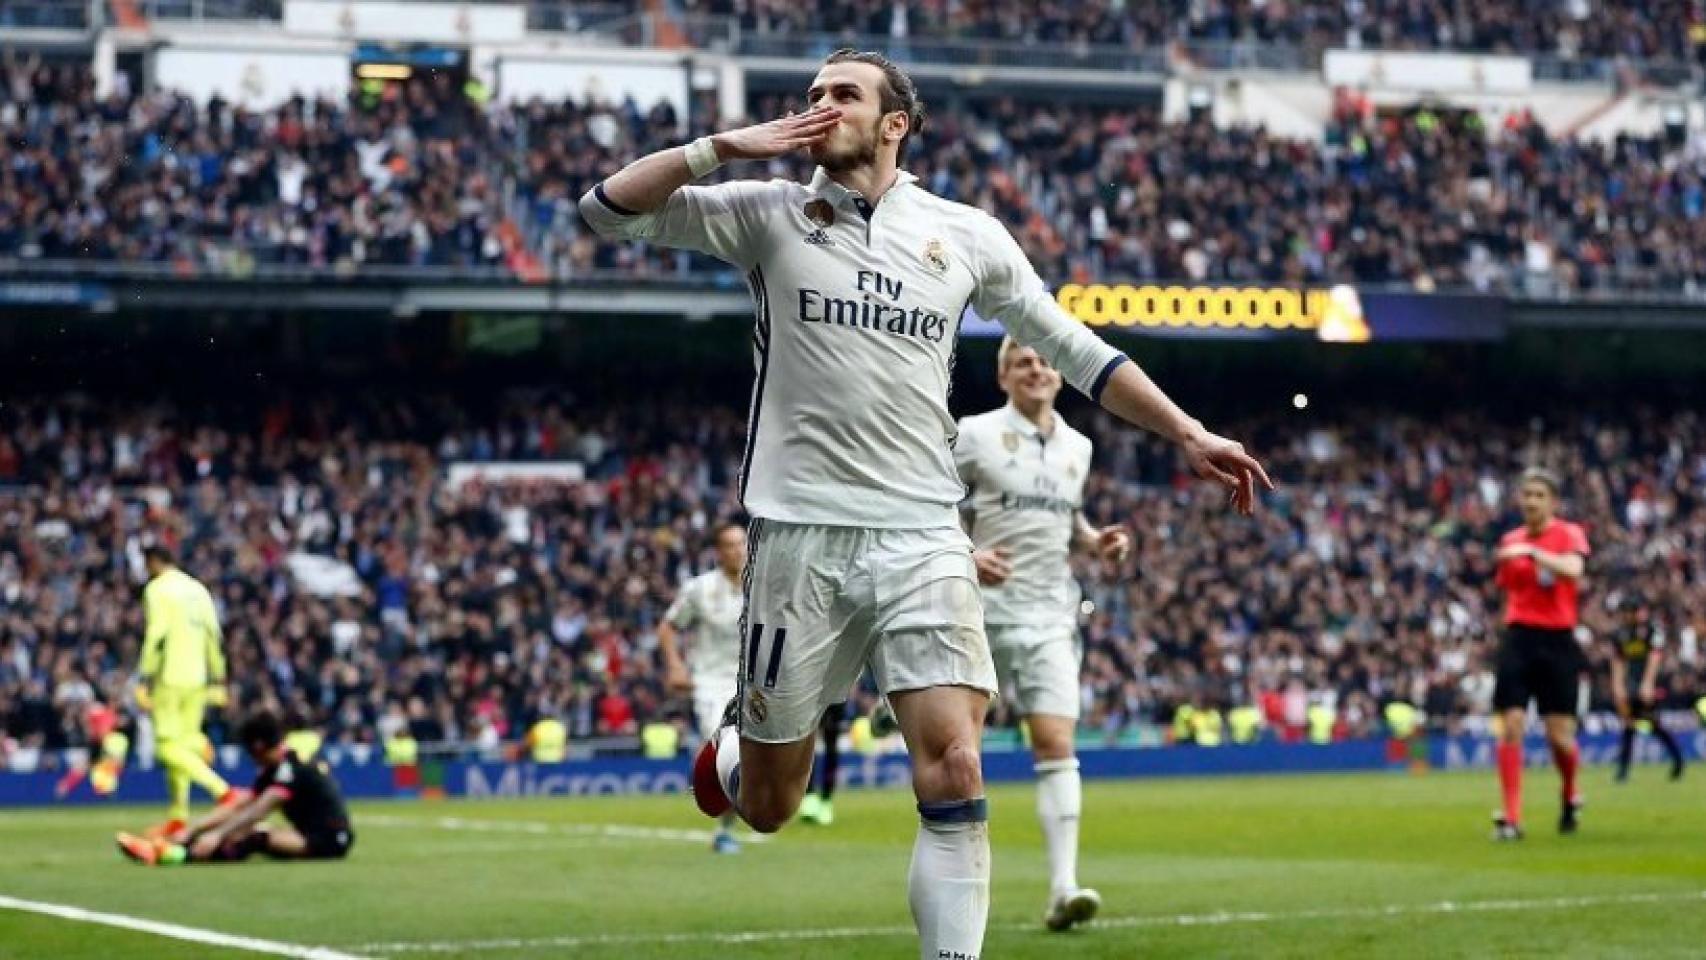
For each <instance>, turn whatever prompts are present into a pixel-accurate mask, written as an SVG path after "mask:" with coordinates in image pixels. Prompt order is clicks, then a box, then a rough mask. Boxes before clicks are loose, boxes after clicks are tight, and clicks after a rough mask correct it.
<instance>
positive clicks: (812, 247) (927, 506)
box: [580, 170, 1125, 528]
mask: <svg viewBox="0 0 1706 960" xmlns="http://www.w3.org/2000/svg"><path fill="white" fill-rule="evenodd" d="M915 180H916V178H914V177H913V176H911V175H910V174H907V173H904V172H903V173H901V174H900V175H899V178H898V179H897V180H896V182H895V185H894V186H893V187H891V188H890V189H889V190H888V192H887V193H885V194H884V195H883V196H882V198H881V199H880V200H879V201H878V202H877V203H876V204H875V206H874V207H873V206H871V205H870V204H868V203H866V202H865V200H864V198H863V197H859V196H858V195H857V194H855V193H853V192H852V191H850V190H848V189H846V188H845V187H842V186H841V185H840V184H837V183H835V182H834V181H832V180H831V179H830V178H829V176H828V175H827V174H825V173H824V172H823V171H822V170H819V171H818V172H817V175H816V176H815V177H814V178H813V179H812V182H811V183H810V184H809V185H807V184H800V183H793V182H787V181H780V180H773V181H768V182H758V181H736V182H732V183H725V184H719V185H717V186H710V187H684V188H682V189H680V190H677V191H676V192H675V193H674V194H672V195H671V196H670V198H669V200H668V202H666V203H665V204H664V205H663V206H662V207H661V208H660V209H658V210H657V211H655V212H653V213H649V214H638V215H636V214H633V213H632V212H631V211H625V210H623V209H621V208H620V207H618V206H616V205H615V204H614V203H613V202H612V201H611V200H610V199H609V198H608V197H607V196H605V194H604V188H603V186H602V185H600V186H598V187H596V188H594V189H593V191H591V192H589V193H588V194H587V195H586V196H585V197H583V198H582V199H581V206H580V208H581V213H582V215H583V216H585V217H586V219H587V222H588V223H590V224H591V225H592V226H593V227H594V229H596V230H598V231H599V232H600V233H601V234H605V235H610V236H621V237H629V238H637V239H645V240H650V241H652V242H655V243H658V244H661V245H664V246H669V247H681V248H686V249H691V250H698V251H702V252H704V253H707V254H710V255H711V256H714V257H717V258H719V259H721V260H725V261H727V262H729V263H732V264H734V265H736V266H738V267H740V268H742V269H744V270H746V271H748V273H747V281H748V284H749V285H750V287H751V289H752V295H753V298H754V300H755V301H756V305H757V323H756V327H755V330H754V333H753V353H754V359H755V362H756V364H757V368H758V371H757V377H756V379H755V381H754V383H753V392H752V409H751V413H750V417H749V421H748V426H747V447H746V457H745V460H744V462H743V464H742V468H741V481H740V483H741V490H740V493H741V501H742V503H743V504H744V505H745V506H746V508H747V511H748V512H750V513H751V514H753V515H754V516H756V517H760V518H764V519H770V520H783V521H788V522H792V523H807V524H826V525H835V526H857V527H885V528H907V527H910V528H921V527H938V526H952V525H954V523H955V521H956V518H955V505H956V504H957V503H959V501H960V499H961V497H962V496H963V495H964V489H963V488H962V487H961V485H960V482H959V480H958V478H957V477H956V476H955V471H954V461H953V453H952V446H953V443H954V421H953V418H952V416H951V415H950V414H949V413H948V389H949V384H950V379H951V373H952V370H953V359H954V345H955V341H956V339H957V337H958V333H959V325H960V318H961V316H962V315H963V313H964V312H965V308H966V306H967V305H968V304H969V305H970V306H972V307H973V308H975V309H976V310H977V312H978V313H979V314H980V315H982V316H983V317H985V318H988V319H993V320H997V321H999V322H1001V323H1002V324H1003V325H1005V326H1006V328H1007V330H1008V332H1009V333H1011V334H1012V335H1013V338H1014V339H1015V340H1017V341H1018V342H1020V343H1021V344H1024V345H1026V346H1029V347H1033V348H1035V349H1036V351H1037V353H1039V354H1040V355H1041V356H1042V357H1043V359H1045V360H1047V361H1048V362H1049V363H1050V364H1051V365H1052V366H1053V367H1054V368H1055V369H1056V370H1059V371H1060V373H1061V375H1062V376H1063V377H1065V379H1066V381H1067V382H1068V383H1070V384H1072V385H1073V386H1074V387H1077V388H1078V389H1079V390H1082V391H1083V392H1085V393H1086V394H1088V395H1090V396H1091V397H1093V398H1095V397H1099V396H1100V394H1101V391H1102V387H1103V386H1104V385H1105V384H1106V383H1107V380H1108V377H1109V376H1110V375H1111V374H1112V373H1113V371H1114V369H1115V368H1116V367H1117V366H1118V365H1119V364H1120V362H1122V361H1123V360H1124V359H1125V356H1124V355H1123V354H1121V353H1120V352H1119V351H1117V350H1115V349H1114V348H1113V347H1110V346H1108V345H1107V344H1106V343H1103V342H1102V341H1101V340H1100V339H1099V338H1098V337H1096V335H1095V334H1093V333H1091V332H1090V331H1089V330H1087V329H1086V328H1085V327H1084V326H1083V325H1082V324H1080V323H1078V322H1077V321H1076V320H1074V319H1073V318H1072V317H1071V316H1070V315H1068V314H1067V313H1066V312H1065V311H1064V310H1062V309H1061V308H1060V306H1059V305H1058V304H1057V303H1055V301H1054V298H1053V297H1052V296H1050V294H1049V292H1048V290H1047V289H1046V288H1045V287H1044V286H1043V283H1042V280H1041V279H1040V278H1039V277H1038V276H1037V274H1036V271H1035V270H1034V269H1033V268H1032V267H1031V264H1030V262H1029V261H1028V260H1027V259H1026V258H1025V254H1024V252H1023V251H1022V250H1020V248H1019V245H1018V243H1016V242H1015V241H1014V240H1013V237H1012V236H1011V235H1010V234H1009V233H1008V232H1007V230H1006V228H1004V227H1003V226H1002V225H1001V224H1000V223H999V222H998V221H996V220H995V218H993V217H991V216H989V215H988V214H986V213H984V212H983V211H981V210H977V209H975V208H972V207H967V206H964V205H962V204H958V203H953V202H951V201H948V200H943V199H941V198H940V197H936V196H933V195H932V194H930V193H929V192H928V191H926V190H925V189H924V188H923V187H921V186H919V185H918V184H917V183H916V182H915ZM861 207H864V208H865V211H866V212H868V213H869V217H868V219H867V216H866V212H861V209H860V208H861Z"/></svg>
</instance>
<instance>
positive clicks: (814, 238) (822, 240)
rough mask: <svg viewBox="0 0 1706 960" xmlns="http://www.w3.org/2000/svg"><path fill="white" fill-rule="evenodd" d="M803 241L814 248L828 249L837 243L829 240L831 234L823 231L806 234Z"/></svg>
mask: <svg viewBox="0 0 1706 960" xmlns="http://www.w3.org/2000/svg"><path fill="white" fill-rule="evenodd" d="M801 239H803V240H805V241H806V242H807V243H809V244H811V245H812V246H814V247H827V246H830V245H832V244H834V243H835V241H833V240H831V239H829V234H827V233H824V232H823V231H822V230H821V229H820V230H813V231H812V232H811V233H808V234H806V235H805V236H804V237H802V238H801Z"/></svg>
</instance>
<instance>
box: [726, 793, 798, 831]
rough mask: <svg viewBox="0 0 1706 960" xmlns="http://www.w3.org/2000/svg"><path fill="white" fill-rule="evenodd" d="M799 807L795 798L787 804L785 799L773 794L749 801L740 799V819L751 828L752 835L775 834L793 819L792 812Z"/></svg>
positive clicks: (743, 798)
mask: <svg viewBox="0 0 1706 960" xmlns="http://www.w3.org/2000/svg"><path fill="white" fill-rule="evenodd" d="M799 806H800V804H799V800H798V799H797V798H796V799H795V800H793V801H792V802H789V801H788V799H787V798H785V797H780V796H777V795H775V794H769V795H761V796H760V797H757V798H754V799H751V800H749V799H747V798H745V797H742V798H741V810H740V812H741V819H742V820H745V821H746V825H747V826H749V827H751V828H752V830H753V832H754V833H775V832H776V831H778V830H780V829H782V827H783V826H785V825H786V824H787V823H788V821H789V820H792V819H793V818H794V812H795V811H796V810H798V809H799Z"/></svg>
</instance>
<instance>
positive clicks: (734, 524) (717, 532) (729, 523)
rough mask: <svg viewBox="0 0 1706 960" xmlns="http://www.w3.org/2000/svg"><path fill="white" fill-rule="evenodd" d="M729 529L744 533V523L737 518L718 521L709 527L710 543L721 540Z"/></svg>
mask: <svg viewBox="0 0 1706 960" xmlns="http://www.w3.org/2000/svg"><path fill="white" fill-rule="evenodd" d="M730 530H739V531H740V532H742V533H745V532H746V524H744V523H741V522H740V521H738V520H722V521H719V522H718V523H717V525H716V526H715V527H712V528H711V542H712V543H719V542H721V541H722V539H723V534H725V533H728V532H729V531H730Z"/></svg>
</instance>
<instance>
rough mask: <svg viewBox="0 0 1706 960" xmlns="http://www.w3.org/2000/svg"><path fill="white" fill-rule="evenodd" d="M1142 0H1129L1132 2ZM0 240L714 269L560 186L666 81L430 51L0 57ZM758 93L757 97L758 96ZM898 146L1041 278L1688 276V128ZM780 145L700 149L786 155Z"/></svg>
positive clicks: (1252, 132)
mask: <svg viewBox="0 0 1706 960" xmlns="http://www.w3.org/2000/svg"><path fill="white" fill-rule="evenodd" d="M1137 6H1141V5H1137ZM7 72H8V76H7V81H8V82H7V96H6V98H5V100H4V102H3V103H0V261H4V260H11V259H17V260H22V261H32V260H56V259H74V260H80V261H124V262H137V261H141V262H149V263H154V264H159V265H163V266H164V267H165V268H169V269H173V270H176V271H179V272H183V273H186V274H190V273H201V274H213V275H235V276H243V275H246V274H247V273H249V272H251V271H253V270H254V269H255V268H256V265H257V264H282V265H295V266H299V267H303V268H309V269H317V270H323V271H328V272H332V273H336V274H349V273H355V272H359V271H363V270H372V269H373V268H375V267H382V266H390V267H416V268H425V269H441V270H448V269H460V270H475V271H478V270H493V271H501V272H503V273H504V274H505V275H512V274H519V275H521V276H523V277H526V278H532V279H537V278H542V277H546V276H557V277H563V278H573V277H576V276H585V275H588V274H590V273H594V272H598V271H616V272H620V273H623V274H627V275H630V276H632V275H646V276H650V277H663V276H669V275H674V274H680V273H684V272H692V271H711V272H717V273H719V274H720V276H721V277H722V278H723V279H724V280H725V281H727V282H729V283H738V277H737V276H735V275H734V273H733V272H732V271H731V270H730V269H729V268H727V267H725V266H723V265H720V264H716V263H714V262H712V261H709V260H707V259H705V258H702V257H697V256H692V255H686V254H676V253H669V252H663V251H658V250H652V249H650V248H647V247H645V246H644V245H639V244H624V243H612V242H608V241H604V240H601V239H599V238H597V237H595V236H594V235H593V234H592V233H591V231H590V230H588V229H586V228H585V226H584V225H583V224H582V223H581V222H580V219H579V216H578V213H577V212H576V210H575V204H574V201H575V199H576V198H578V197H579V196H580V195H581V193H582V192H584V191H585V190H587V189H589V188H590V187H591V186H592V185H593V184H594V183H595V182H597V180H598V179H599V178H601V177H603V176H606V175H608V174H610V173H611V172H613V171H614V170H616V169H618V167H619V166H620V165H621V164H622V163H623V162H624V161H625V160H626V159H629V158H632V157H633V156H635V155H638V154H641V153H644V152H648V151H651V150H654V149H658V148H661V147H663V146H666V145H669V144H671V143H675V142H680V141H681V140H684V139H687V138H689V137H692V136H697V135H699V134H701V133H705V132H709V131H710V130H712V129H713V128H714V126H715V125H716V124H717V122H718V121H717V118H716V117H715V115H714V110H713V109H712V103H711V100H710V99H709V98H703V99H700V100H698V101H696V102H695V109H694V110H693V111H692V118H693V119H692V120H691V122H688V123H685V124H684V123H683V120H682V118H681V117H679V116H678V115H677V113H676V111H675V110H674V109H673V108H672V107H670V106H669V105H667V104H658V105H656V106H654V107H652V108H651V109H641V108H640V107H639V106H637V105H635V104H634V103H632V102H631V101H630V102H624V103H622V104H605V103H598V102H586V101H575V100H564V101H559V102H554V103H545V102H539V101H533V102H528V103H508V102H504V101H502V100H501V99H500V100H498V101H496V102H494V103H491V104H480V103H477V102H476V101H473V100H470V99H469V98H467V97H465V96H464V95H463V93H462V91H461V90H460V89H459V88H455V87H453V86H452V85H451V84H450V83H449V82H448V81H447V80H445V79H444V78H443V77H442V76H438V77H435V78H432V79H427V80H419V81H414V82H411V83H409V84H407V85H401V86H392V87H387V88H385V89H383V90H373V89H363V90H358V91H357V92H356V93H355V94H352V96H351V97H350V100H349V102H347V103H333V102H327V101H323V100H322V101H305V100H302V99H294V100H291V101H289V102H287V103H286V104H284V105H282V106H280V107H277V108H275V109H271V110H257V111H251V110H246V109H242V108H239V107H235V106H233V105H231V104H229V103H226V102H224V101H221V100H219V99H217V98H215V99H214V100H212V101H210V102H208V103H206V104H196V103H193V102H191V101H190V100H188V99H186V98H184V97H182V96H177V95H174V94H171V93H165V92H153V93H140V92H133V91H129V90H126V89H123V88H122V87H123V85H122V84H121V85H120V89H116V90H114V91H113V92H112V93H111V94H110V95H109V96H106V97H101V98H98V97H96V95H95V93H94V88H93V80H92V79H91V77H90V75H89V73H88V71H87V70H84V69H80V68H73V67H64V66H58V67H56V66H47V65H41V64H36V63H32V62H31V61H28V60H24V59H20V58H16V57H14V58H11V59H10V61H9V63H8V65H7ZM787 106H788V103H787V101H786V100H784V99H783V98H779V97H758V98H755V100H754V102H753V104H752V112H753V113H754V114H755V115H757V116H770V115H774V114H777V113H778V112H780V111H783V110H785V109H786V108H787ZM906 165H907V166H908V168H909V169H911V170H912V171H913V172H914V173H916V174H918V175H919V177H920V178H921V179H922V181H923V182H924V184H925V185H926V186H927V187H928V188H929V189H931V190H932V191H935V192H937V193H939V194H941V195H943V196H946V197H949V198H951V199H956V200H961V201H964V202H967V203H972V204H975V205H978V206H981V207H983V208H985V209H989V210H991V211H993V212H996V213H997V214H998V215H1000V216H1001V217H1002V219H1003V220H1004V221H1005V222H1006V223H1007V224H1008V225H1009V226H1010V228H1011V229H1013V230H1014V232H1015V233H1016V234H1017V235H1018V236H1019V237H1020V239H1021V241H1022V242H1023V244H1024V246H1025V248H1026V250H1027V251H1028V252H1029V253H1030V254H1031V256H1032V257H1033V258H1034V260H1035V261H1036V263H1037V264H1038V267H1039V270H1040V271H1041V272H1042V273H1043V275H1044V277H1045V279H1048V280H1050V281H1051V282H1060V281H1065V280H1085V279H1088V278H1093V277H1094V278H1106V277H1133V278H1135V277H1145V278H1148V277H1153V278H1162V279H1174V280H1181V281H1203V282H1229V283H1245V282H1270V283H1316V282H1344V281H1356V282H1362V283H1389V284H1398V285H1405V286H1413V287H1417V288H1421V289H1436V288H1446V287H1470V288H1474V289H1479V290H1486V291H1498V292H1503V291H1516V292H1531V293H1536V294H1552V293H1571V292H1576V291H1591V290H1596V289H1602V288H1617V289H1628V290H1657V291H1667V292H1690V291H1694V292H1698V291H1700V290H1703V289H1706V141H1703V140H1702V139H1701V138H1699V137H1696V138H1694V139H1692V140H1688V141H1685V142H1682V143H1672V142H1670V141H1668V140H1665V139H1662V138H1654V139H1638V138H1620V139H1618V140H1617V141H1616V142H1613V143H1599V142H1595V143H1581V142H1576V141H1573V140H1569V139H1560V138H1557V137H1555V136H1553V135H1552V134H1549V133H1548V132H1546V131H1545V130H1542V129H1541V128H1540V127H1539V126H1538V125H1536V124H1533V123H1530V122H1527V121H1526V120H1525V119H1524V118H1523V117H1521V116H1515V117H1512V118H1510V119H1509V120H1508V121H1506V122H1503V123H1499V124H1491V125H1490V124H1488V123H1487V122H1486V121H1484V120H1482V119H1481V118H1480V117H1479V116H1478V115H1475V114H1454V113H1436V112H1431V111H1428V110H1426V109H1423V110H1418V111H1414V112H1411V113H1409V114H1407V115H1402V116H1389V115H1376V114H1374V113H1372V112H1370V111H1369V110H1368V109H1367V108H1366V104H1363V103H1362V102H1360V101H1358V100H1357V99H1356V98H1354V97H1345V98H1343V100H1342V102H1341V104H1340V108H1339V109H1338V110H1337V111H1336V114H1335V116H1334V119H1333V121H1332V122H1331V123H1330V125H1329V127H1328V130H1327V133H1326V136H1325V138H1324V139H1323V141H1322V142H1319V143H1316V142H1305V141H1298V140H1287V139H1284V138H1280V137H1276V136H1273V135H1271V134H1269V133H1266V132H1265V131H1263V130H1261V129H1255V128H1239V129H1230V130H1226V129H1216V128H1214V127H1212V126H1210V125H1209V123H1208V122H1207V121H1206V120H1194V121H1181V122H1163V121H1161V120H1160V118H1159V116H1158V115H1157V114H1156V113H1155V112H1154V111H1153V110H1150V109H1148V108H1142V107H1132V106H1128V107H1106V106H1087V105H1063V104H1059V103H1046V104H1045V103H1034V102H1021V101H1015V100H1010V99H995V100H983V101H972V102H968V103H966V104H964V105H963V106H960V107H957V108H953V109H943V110H941V111H939V112H937V113H936V114H935V115H933V116H932V117H931V119H930V120H929V122H928V123H927V124H926V127H925V129H924V131H923V133H922V134H921V135H920V137H919V138H918V141H917V142H916V143H915V144H914V145H913V146H912V148H911V152H910V155H909V157H908V159H907V160H906ZM807 173H808V171H807V170H806V169H805V163H804V161H803V159H797V158H795V159H788V160H784V161H779V162H775V163H773V164H771V165H769V167H768V169H762V168H756V167H754V166H750V165H749V166H743V167H741V168H739V169H738V170H731V171H725V172H724V174H723V175H725V176H727V175H738V176H742V177H751V176H765V175H771V176H793V177H803V176H805V175H806V174H807Z"/></svg>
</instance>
